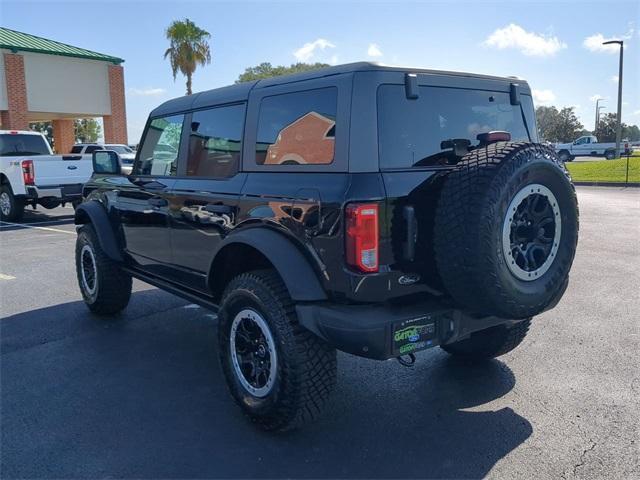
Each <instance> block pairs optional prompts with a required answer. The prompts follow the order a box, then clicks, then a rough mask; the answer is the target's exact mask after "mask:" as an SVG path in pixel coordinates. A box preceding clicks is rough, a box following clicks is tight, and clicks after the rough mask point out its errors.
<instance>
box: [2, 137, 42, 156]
mask: <svg viewBox="0 0 640 480" xmlns="http://www.w3.org/2000/svg"><path fill="white" fill-rule="evenodd" d="M49 154H50V152H49V148H48V147H47V143H46V140H45V139H44V138H42V137H41V136H40V135H20V134H16V135H11V134H3V135H0V156H2V157H15V156H20V155H49Z"/></svg>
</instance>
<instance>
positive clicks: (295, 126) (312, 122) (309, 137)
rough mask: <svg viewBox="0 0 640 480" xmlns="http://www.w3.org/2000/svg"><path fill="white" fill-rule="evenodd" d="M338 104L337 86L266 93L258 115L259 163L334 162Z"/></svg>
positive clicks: (257, 153)
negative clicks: (274, 93)
mask: <svg viewBox="0 0 640 480" xmlns="http://www.w3.org/2000/svg"><path fill="white" fill-rule="evenodd" d="M337 105H338V89H337V88H335V87H331V88H322V89H318V90H308V91H305V92H296V93H287V94H284V95H275V96H272V97H265V98H264V99H263V100H262V103H261V105H260V114H259V117H258V137H257V142H256V163H257V164H258V165H327V164H330V163H332V162H333V156H334V151H335V136H336V110H337Z"/></svg>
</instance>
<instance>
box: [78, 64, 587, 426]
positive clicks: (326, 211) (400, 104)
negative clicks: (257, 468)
mask: <svg viewBox="0 0 640 480" xmlns="http://www.w3.org/2000/svg"><path fill="white" fill-rule="evenodd" d="M537 141H538V137H537V132H536V124H535V115H534V107H533V102H532V98H531V91H530V89H529V86H528V85H527V83H526V82H524V81H522V80H520V79H516V78H512V77H506V78H500V77H490V76H483V75H471V74H463V73H453V72H442V71H432V70H420V69H404V68H395V67H394V68H392V67H383V66H379V65H375V64H370V63H356V64H350V65H342V66H336V67H330V68H326V69H322V70H317V71H314V72H310V73H302V74H296V75H291V76H283V77H278V78H272V79H266V80H259V81H255V82H249V83H241V84H238V85H234V86H230V87H225V88H219V89H216V90H210V91H206V92H202V93H197V94H194V95H191V96H185V97H181V98H177V99H174V100H170V101H168V102H166V103H164V104H162V105H160V106H159V107H157V108H156V109H155V110H153V111H152V112H151V115H150V116H149V120H148V122H147V125H146V127H145V131H144V134H143V137H142V142H141V146H140V148H139V149H138V152H137V156H136V160H135V163H134V166H133V171H132V173H131V174H129V175H124V174H123V173H122V172H121V165H120V162H119V159H118V155H117V154H116V153H115V152H110V151H97V152H95V153H94V154H93V162H94V175H93V177H92V178H91V180H90V181H89V182H88V183H87V184H86V185H85V187H84V191H83V198H84V200H83V203H82V204H81V205H80V206H79V207H78V209H77V211H76V217H75V223H76V224H77V225H78V238H77V246H76V269H77V276H78V282H79V285H80V290H81V292H82V296H83V298H84V301H85V302H86V304H87V305H88V307H89V309H90V310H91V311H92V312H95V313H96V314H100V315H110V314H115V313H117V312H119V311H120V310H122V309H124V308H125V307H126V306H127V303H128V301H129V297H130V295H131V281H132V277H133V278H138V279H140V280H143V281H145V282H147V283H149V284H151V285H155V286H157V287H159V288H161V289H163V290H166V291H168V292H171V293H174V294H176V295H179V296H181V297H184V298H186V299H188V300H189V301H191V302H194V303H196V304H199V305H201V306H204V307H206V308H210V309H212V310H214V311H217V312H218V317H219V328H218V331H219V333H218V338H219V344H218V351H219V355H220V361H221V365H222V369H223V371H224V374H225V376H226V379H227V382H228V386H229V389H230V391H231V394H232V395H233V397H234V398H235V400H236V401H237V402H238V404H239V405H240V406H241V407H242V408H243V410H244V411H245V412H246V413H247V414H248V415H249V417H251V418H252V419H253V420H254V421H255V422H257V423H258V424H260V425H261V426H263V427H264V428H267V429H286V428H291V427H294V426H296V425H299V424H301V423H303V422H305V421H307V420H310V419H312V418H314V417H315V416H316V415H317V414H318V412H319V411H320V409H321V407H322V406H323V404H324V403H325V402H326V400H327V398H328V397H329V395H330V393H331V391H332V390H333V388H334V385H335V382H336V349H338V350H342V351H345V352H348V353H351V354H354V355H360V356H363V357H368V358H372V359H379V360H384V359H389V358H398V359H399V360H401V362H402V363H405V364H410V363H411V362H412V361H413V360H414V359H415V357H414V353H415V352H417V351H420V350H424V349H427V348H430V347H435V346H439V347H440V348H442V349H444V350H445V351H446V352H448V353H450V354H452V355H458V356H462V357H469V358H473V359H486V358H493V357H496V356H498V355H502V354H504V353H506V352H508V351H510V350H512V349H514V348H515V347H516V346H517V345H518V344H519V343H520V342H521V341H522V340H523V338H524V337H525V335H526V333H527V330H528V329H529V324H530V321H531V317H532V316H533V315H536V314H539V313H541V312H543V311H545V310H548V309H550V308H553V307H554V306H555V305H556V304H557V302H558V301H559V300H560V298H561V296H562V295H563V293H564V291H565V289H566V287H567V282H568V274H569V270H570V268H571V264H572V261H573V257H574V253H575V249H576V243H577V239H578V207H577V202H576V195H575V192H574V189H573V186H572V184H571V181H570V178H569V176H568V174H567V171H566V170H565V168H564V166H563V164H562V163H561V162H560V161H559V160H558V158H557V156H556V154H555V153H554V151H553V150H552V149H550V148H549V147H546V146H544V145H541V144H538V143H537Z"/></svg>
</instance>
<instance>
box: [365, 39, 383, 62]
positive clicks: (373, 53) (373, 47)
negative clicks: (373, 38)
mask: <svg viewBox="0 0 640 480" xmlns="http://www.w3.org/2000/svg"><path fill="white" fill-rule="evenodd" d="M367 55H369V56H370V57H374V58H375V57H381V56H382V50H380V47H379V46H378V44H377V43H370V44H369V48H368V49H367Z"/></svg>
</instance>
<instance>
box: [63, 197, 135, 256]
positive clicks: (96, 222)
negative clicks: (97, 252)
mask: <svg viewBox="0 0 640 480" xmlns="http://www.w3.org/2000/svg"><path fill="white" fill-rule="evenodd" d="M74 223H75V224H76V225H83V224H87V223H90V224H91V225H92V226H93V228H94V230H95V231H96V236H97V237H98V242H100V247H101V248H102V250H103V251H104V253H105V254H106V255H107V256H108V257H109V258H110V259H112V260H114V261H116V262H122V261H123V258H122V254H121V253H120V250H119V249H118V241H117V240H116V236H115V234H114V233H113V228H112V227H111V222H110V221H109V215H108V214H107V211H106V210H105V208H104V207H103V206H102V204H101V203H100V202H98V201H96V200H90V201H88V202H84V203H81V204H80V205H78V208H76V214H75V218H74Z"/></svg>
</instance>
